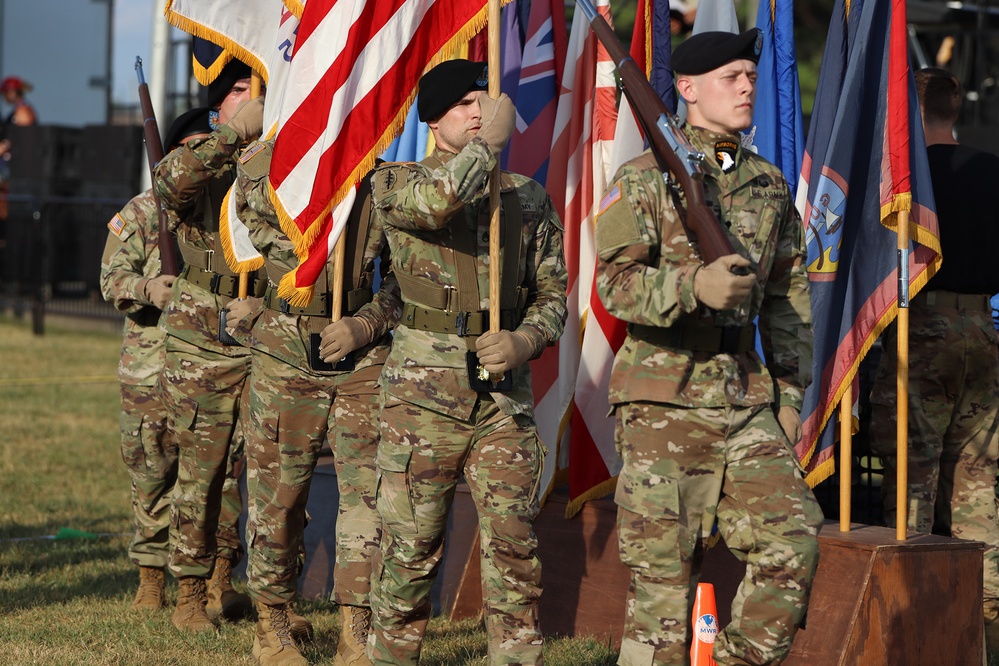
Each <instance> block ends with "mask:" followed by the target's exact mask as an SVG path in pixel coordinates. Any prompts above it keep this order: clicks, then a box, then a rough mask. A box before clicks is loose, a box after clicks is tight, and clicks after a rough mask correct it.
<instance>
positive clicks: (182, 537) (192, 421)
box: [157, 335, 250, 578]
mask: <svg viewBox="0 0 999 666" xmlns="http://www.w3.org/2000/svg"><path fill="white" fill-rule="evenodd" d="M249 371H250V357H249V352H247V355H245V356H236V357H231V356H226V355H225V354H218V353H215V352H211V351H208V350H205V349H202V348H200V347H197V346H195V345H192V344H190V343H188V342H185V341H184V340H180V339H178V338H176V337H174V336H172V335H170V336H167V339H166V361H165V363H164V367H163V372H162V373H160V380H159V383H158V385H157V387H158V389H159V391H160V395H161V396H162V398H163V404H164V407H165V408H166V410H167V415H168V424H169V428H170V432H171V433H173V435H174V436H175V437H176V438H177V452H178V466H177V483H176V489H175V491H174V498H173V507H172V509H171V512H170V529H171V532H170V549H171V553H170V572H171V573H172V574H173V575H174V576H177V577H181V576H197V577H199V578H208V577H210V576H211V575H212V570H213V568H214V566H215V558H216V555H217V556H219V557H225V558H227V559H229V560H230V561H232V562H236V561H237V560H239V558H240V556H241V553H242V546H241V543H240V538H239V531H238V528H236V525H237V524H238V522H239V514H240V513H241V511H242V500H241V498H240V491H239V478H238V477H239V474H238V472H239V468H240V467H241V466H242V458H243V435H242V427H241V426H240V427H237V424H238V421H239V418H240V412H241V409H240V403H241V402H242V400H243V392H244V391H243V389H244V386H245V385H246V377H247V375H248V374H249ZM220 525H232V526H233V528H234V529H233V530H232V531H231V532H230V531H229V530H220V529H219V526H220Z"/></svg>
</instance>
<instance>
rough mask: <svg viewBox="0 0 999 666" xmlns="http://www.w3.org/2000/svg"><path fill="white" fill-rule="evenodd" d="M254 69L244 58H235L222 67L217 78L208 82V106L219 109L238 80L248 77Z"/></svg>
mask: <svg viewBox="0 0 999 666" xmlns="http://www.w3.org/2000/svg"><path fill="white" fill-rule="evenodd" d="M252 75H253V70H252V69H250V66H249V65H247V64H246V63H245V62H243V61H242V60H236V59H235V58H233V59H232V60H230V61H229V62H228V63H226V66H225V67H223V68H222V71H221V72H219V75H218V76H216V77H215V80H214V81H212V82H211V83H209V84H208V106H210V107H212V108H213V109H217V108H218V107H219V105H220V104H222V100H224V99H225V98H226V95H228V94H229V91H230V90H232V87H233V86H234V85H236V82H237V81H240V80H242V79H248V78H250V76H252Z"/></svg>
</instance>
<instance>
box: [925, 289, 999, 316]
mask: <svg viewBox="0 0 999 666" xmlns="http://www.w3.org/2000/svg"><path fill="white" fill-rule="evenodd" d="M912 302H913V303H915V304H916V305H925V306H926V307H930V308H951V309H954V310H976V311H978V312H992V303H991V300H990V298H989V297H988V296H987V295H985V294H958V293H957V292H953V291H942V290H940V289H936V290H933V291H921V292H919V293H918V294H916V295H915V296H913V297H912Z"/></svg>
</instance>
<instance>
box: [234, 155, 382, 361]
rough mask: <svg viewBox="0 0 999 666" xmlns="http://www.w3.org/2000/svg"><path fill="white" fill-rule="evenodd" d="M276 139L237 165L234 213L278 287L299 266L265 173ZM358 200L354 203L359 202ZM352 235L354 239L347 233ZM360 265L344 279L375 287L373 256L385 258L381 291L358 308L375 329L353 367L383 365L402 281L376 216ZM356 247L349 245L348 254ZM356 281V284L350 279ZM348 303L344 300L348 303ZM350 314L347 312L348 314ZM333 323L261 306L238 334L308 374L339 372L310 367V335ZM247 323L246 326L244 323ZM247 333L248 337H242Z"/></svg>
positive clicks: (329, 275)
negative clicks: (395, 274) (248, 325)
mask: <svg viewBox="0 0 999 666" xmlns="http://www.w3.org/2000/svg"><path fill="white" fill-rule="evenodd" d="M273 147H274V144H273V142H272V141H261V142H258V143H256V144H253V145H251V146H250V147H248V148H247V150H246V151H245V152H244V153H243V155H242V156H241V157H240V160H239V164H238V166H237V173H238V175H237V188H236V212H237V215H238V217H239V219H240V221H242V222H243V224H245V225H246V227H247V229H248V231H249V236H250V241H251V242H252V243H253V246H254V247H255V248H256V249H257V251H258V252H260V254H262V255H263V256H264V257H265V259H266V261H267V272H268V277H269V279H270V281H271V284H272V285H274V286H276V285H277V284H278V283H279V282H280V276H282V275H284V274H285V273H288V272H289V271H291V270H293V269H294V268H295V267H297V266H298V257H297V256H296V255H295V248H294V245H293V244H292V242H291V240H289V239H288V236H286V235H285V233H284V231H282V230H281V225H280V222H279V221H278V217H277V213H276V212H275V209H274V204H273V202H272V200H271V197H270V191H269V187H268V183H267V174H268V172H269V170H270V163H271V152H272V150H273ZM360 204H361V202H360V201H358V202H357V203H356V204H355V205H360ZM348 238H352V236H351V235H350V234H348ZM362 242H364V243H365V248H364V253H363V255H362V260H361V266H360V267H356V268H355V271H354V272H355V273H357V275H355V276H353V277H349V276H345V284H349V286H350V288H353V289H356V288H359V287H366V288H369V289H370V288H371V287H372V286H373V283H374V277H375V260H376V259H379V258H380V259H381V261H380V267H381V273H382V282H381V286H380V288H379V290H378V291H377V292H376V293H375V294H374V297H373V299H372V301H371V302H370V303H367V304H365V305H363V306H361V308H360V309H359V310H358V311H357V312H356V313H354V315H353V316H354V317H357V318H359V319H364V320H365V321H366V322H367V323H368V324H369V325H370V326H371V330H372V331H373V333H374V341H373V342H371V343H370V344H368V345H366V346H364V347H362V348H361V349H359V350H357V351H355V352H354V359H355V364H356V365H355V368H358V369H359V368H364V367H367V366H370V365H379V364H382V363H384V362H385V358H386V357H387V356H388V351H389V346H390V345H391V342H392V338H391V336H390V335H389V331H391V330H392V328H393V327H394V326H395V323H396V322H397V321H398V320H399V314H400V312H401V301H400V300H399V296H398V294H397V293H394V292H397V291H398V286H397V285H396V283H395V279H394V278H393V277H392V274H391V273H389V272H388V271H389V258H388V243H387V242H386V239H385V232H384V231H383V229H382V227H381V224H380V222H379V221H378V219H377V217H376V216H372V219H371V224H370V226H369V227H368V235H367V238H366V239H362ZM354 250H355V248H354V247H350V244H348V247H347V255H348V256H350V255H352V254H353V253H354ZM332 274H333V266H332V264H331V263H327V264H326V277H327V284H332V283H333V275H332ZM351 282H353V284H351ZM344 307H345V308H346V303H344ZM345 315H346V313H345ZM329 322H330V319H329V317H326V316H296V315H291V314H285V313H283V312H280V311H278V310H273V309H270V308H263V309H262V310H261V311H260V312H259V316H258V317H257V318H256V320H255V321H254V322H252V328H250V329H249V330H248V331H241V332H237V333H236V334H235V337H236V338H237V339H241V341H242V340H245V344H246V345H247V346H249V347H252V348H253V349H254V350H257V351H260V352H263V353H266V354H270V355H271V356H273V357H275V358H277V359H279V360H281V361H284V362H285V363H288V364H289V365H292V366H294V367H296V368H298V369H299V370H302V371H303V372H307V373H310V374H336V373H325V372H316V371H314V370H311V369H310V367H309V335H310V334H311V333H319V332H321V331H322V330H323V328H325V327H326V326H327V325H328V324H329ZM241 328H244V327H241ZM244 336H245V337H244Z"/></svg>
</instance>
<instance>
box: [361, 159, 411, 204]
mask: <svg viewBox="0 0 999 666" xmlns="http://www.w3.org/2000/svg"><path fill="white" fill-rule="evenodd" d="M413 167H414V165H413V164H412V163H397V164H384V165H382V166H380V167H378V168H377V169H375V171H374V174H373V175H372V176H371V196H372V200H373V202H374V203H375V205H378V203H379V202H380V201H382V200H384V199H385V198H386V197H387V196H389V195H390V194H393V193H394V192H396V191H398V190H400V189H402V188H403V187H404V186H405V185H406V183H408V182H409V177H410V174H412V173H413Z"/></svg>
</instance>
